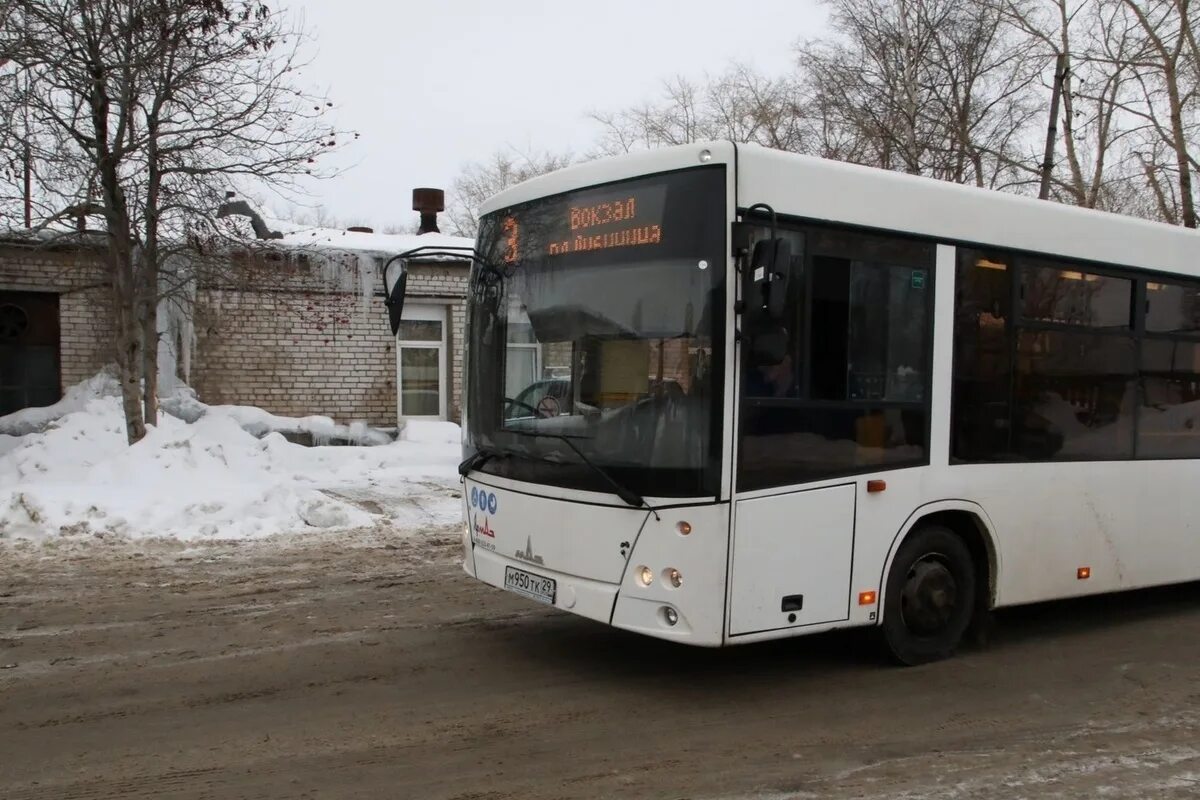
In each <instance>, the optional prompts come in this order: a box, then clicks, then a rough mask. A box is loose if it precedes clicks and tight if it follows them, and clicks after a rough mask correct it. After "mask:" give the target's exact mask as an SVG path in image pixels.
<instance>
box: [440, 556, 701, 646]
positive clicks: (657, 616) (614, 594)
mask: <svg viewBox="0 0 1200 800" xmlns="http://www.w3.org/2000/svg"><path fill="white" fill-rule="evenodd" d="M473 551H474V552H473V553H470V554H469V555H468V557H467V558H466V559H464V561H463V569H464V571H466V572H467V573H468V575H472V569H470V567H472V564H473V565H474V577H475V578H478V579H479V581H482V582H484V583H486V584H488V585H492V587H496V588H497V589H505V588H506V587H505V582H504V577H505V571H506V570H508V569H509V567H512V569H516V570H521V571H524V572H527V573H529V575H534V576H539V577H545V578H551V579H553V581H554V585H556V591H554V602H553V606H554V608H559V609H562V610H565V612H570V613H572V614H578V615H580V616H586V618H588V619H592V620H595V621H598V622H604V624H606V625H612V626H613V627H619V628H623V630H626V631H632V632H636V633H643V634H647V636H653V637H656V638H661V639H670V640H673V642H679V643H683V644H692V645H698V646H720V645H721V644H724V640H722V637H721V627H720V620H716V621H715V622H716V624H715V625H714V624H712V622H713V620H706V621H708V622H709V624H708V625H704V624H697V622H700V621H701V620H697V619H695V616H696V615H695V614H691V613H690V609H689V608H688V607H686V603H680V602H673V601H676V599H674V597H655V596H637V595H647V594H652V591H648V590H647V589H644V588H636V589H635V588H625V587H623V585H622V584H613V583H604V582H601V581H592V579H588V578H581V577H577V576H571V575H565V573H562V572H556V571H553V570H547V569H545V567H542V566H538V565H532V564H526V563H523V561H518V560H516V559H511V558H505V557H503V555H498V554H496V553H491V552H488V551H486V549H482V548H479V547H475V548H473ZM626 581H631V578H626ZM638 589H640V591H638Z"/></svg>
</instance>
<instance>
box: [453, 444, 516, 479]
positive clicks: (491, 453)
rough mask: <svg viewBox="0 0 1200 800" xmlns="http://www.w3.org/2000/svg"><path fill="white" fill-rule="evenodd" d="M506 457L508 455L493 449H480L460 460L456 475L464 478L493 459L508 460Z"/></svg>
mask: <svg viewBox="0 0 1200 800" xmlns="http://www.w3.org/2000/svg"><path fill="white" fill-rule="evenodd" d="M508 456H509V454H508V453H505V452H504V451H502V450H497V449H495V448H493V447H480V448H478V449H477V450H476V451H475V452H474V453H471V455H469V456H467V457H466V458H464V459H463V460H462V462H461V463H460V464H459V465H458V474H459V475H461V476H462V477H464V478H465V477H467V473H468V472H470V471H471V470H473V469H479V468H480V467H482V466H483V465H484V464H486V463H487V462H488V461H491V460H492V459H493V458H508Z"/></svg>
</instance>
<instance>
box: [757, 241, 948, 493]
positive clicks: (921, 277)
mask: <svg viewBox="0 0 1200 800" xmlns="http://www.w3.org/2000/svg"><path fill="white" fill-rule="evenodd" d="M803 234H804V235H803V236H800V235H799V234H797V233H795V232H792V233H789V237H790V238H791V241H792V252H793V254H794V257H793V259H792V265H791V276H790V281H789V291H788V303H787V310H786V318H787V322H788V325H787V326H785V327H786V328H787V333H788V338H789V342H788V355H787V357H786V358H785V360H784V361H783V363H781V364H778V365H773V366H765V367H754V366H747V368H746V372H745V374H744V376H743V381H742V387H743V393H744V399H743V401H742V425H741V431H742V441H741V445H740V450H739V478H738V487H739V488H740V489H743V490H745V489H753V488H763V487H767V486H779V485H785V484H789V483H797V482H800V481H803V480H812V479H817V478H822V477H828V476H831V475H837V474H846V473H850V472H855V471H859V470H863V469H870V468H877V467H881V466H889V465H893V466H894V465H906V464H919V463H924V462H925V461H926V459H927V452H926V442H927V434H928V412H927V408H926V406H925V402H926V399H927V396H928V385H929V368H928V364H929V349H930V340H929V336H930V331H929V320H930V314H931V305H930V304H931V302H932V297H933V287H932V275H933V254H934V248H933V246H932V245H929V244H925V243H912V242H909V241H907V240H903V239H893V238H887V237H882V236H874V235H869V234H862V233H851V232H843V231H832V230H829V229H815V228H814V229H808V230H805V231H804V232H803ZM800 245H803V246H804V247H805V248H806V250H803V251H802V250H800V249H799V246H800ZM743 352H746V351H743ZM745 360H747V361H748V360H749V359H745Z"/></svg>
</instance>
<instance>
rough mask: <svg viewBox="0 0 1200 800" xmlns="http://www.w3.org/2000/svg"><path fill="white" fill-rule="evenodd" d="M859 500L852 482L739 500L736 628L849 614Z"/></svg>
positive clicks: (793, 624)
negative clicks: (855, 518)
mask: <svg viewBox="0 0 1200 800" xmlns="http://www.w3.org/2000/svg"><path fill="white" fill-rule="evenodd" d="M854 505H855V485H854V484H853V483H850V484H843V485H840V486H830V487H826V488H824V489H811V490H808V491H800V492H792V493H789V494H780V495H772V496H769V497H758V498H754V499H749V500H739V501H738V502H737V507H736V510H735V512H734V534H733V570H732V573H731V576H730V580H731V587H730V601H729V632H730V635H732V636H738V635H743V634H748V633H756V632H760V631H767V630H773V629H783V628H788V629H792V628H796V629H801V628H803V627H805V626H807V625H818V624H821V623H827V622H836V621H844V620H846V619H847V617H848V616H849V608H848V603H849V596H850V567H851V559H852V557H853V540H854Z"/></svg>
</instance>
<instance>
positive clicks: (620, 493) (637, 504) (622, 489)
mask: <svg viewBox="0 0 1200 800" xmlns="http://www.w3.org/2000/svg"><path fill="white" fill-rule="evenodd" d="M529 435H530V436H537V437H540V438H545V439H557V440H558V441H560V442H562V443H563V444H565V445H566V446H567V447H569V448H571V450H572V451H574V453H575V455H577V456H579V460H580V461H582V462H583V463H584V464H587V465H588V466H589V467H591V468H592V471H593V472H595V473H596V474H597V475H599V476H600V477H601V478H604V480H605V481H607V482H608V485H609V486H611V487H613V491H614V492H615V493H616V495H617V497H619V498H621V499H622V500H624V501H625V502H626V503H628V504H629V505H631V506H633V507H634V508H648V509H650V510H651V511H653V510H654V509H653V508H652V507H651V506H650V504H649V503H647V502H646V498H644V497H642V496H641V495H640V494H638V493H637V492H635V491H634V490H633V489H630V488H629V487H628V486H623V485H622V484H621V483H620V482H619V481H618V480H617V479H616V478H614V477H613V476H612V475H609V474H608V472H607V470H605V469H604V468H603V467H600V466H598V465H597V464H596V463H595V462H594V461H592V460H591V459H590V458H588V457H587V456H585V455H584V454H583V451H582V450H580V449H579V448H578V447H577V446H576V445H575V443H574V442H572V441H571V439H570V437H568V436H563V435H562V434H561V433H542V432H540V431H538V432H532V431H531V432H530V433H529Z"/></svg>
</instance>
